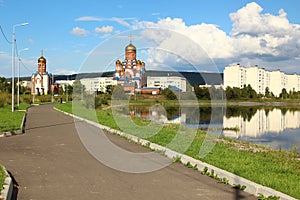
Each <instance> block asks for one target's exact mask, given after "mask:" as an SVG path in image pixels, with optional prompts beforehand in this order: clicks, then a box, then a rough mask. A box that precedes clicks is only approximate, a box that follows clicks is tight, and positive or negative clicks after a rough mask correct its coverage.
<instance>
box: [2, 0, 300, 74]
mask: <svg viewBox="0 0 300 200" xmlns="http://www.w3.org/2000/svg"><path fill="white" fill-rule="evenodd" d="M297 8H298V5H297V3H295V1H292V0H287V1H276V2H274V1H245V0H231V1H226V3H224V1H221V0H220V1H217V0H211V1H198V0H186V1H171V0H164V1H156V0H153V1H136V0H130V1H120V0H119V1H115V0H112V1H99V0H92V1H68V0H65V1H61V0H60V1H58V0H51V1H37V0H36V1H35V0H27V1H15V0H10V1H8V0H0V25H1V28H2V32H3V33H2V32H0V76H5V77H11V44H10V42H11V40H12V30H13V27H14V25H16V24H20V23H23V22H28V23H29V25H27V26H17V27H15V35H16V40H17V50H16V53H20V55H21V59H22V63H21V75H22V76H27V75H31V74H32V73H33V72H35V71H36V69H37V59H38V58H39V57H40V55H41V50H42V49H43V51H44V56H45V57H46V59H47V69H48V71H49V72H51V73H54V74H72V73H77V72H84V71H103V70H112V69H113V65H114V62H115V61H116V60H117V59H120V60H122V59H123V57H124V47H125V46H126V45H127V44H128V43H129V41H130V37H129V36H130V35H132V38H131V39H132V41H133V44H134V45H135V46H136V47H137V48H138V58H139V59H142V60H144V61H145V62H146V68H147V69H152V70H155V69H166V70H167V69H173V70H180V71H184V70H185V71H192V70H193V68H197V70H201V71H219V72H223V69H224V67H225V66H227V65H229V64H233V63H240V64H242V65H245V66H253V65H258V66H259V67H264V68H266V69H267V70H277V69H280V70H282V71H284V72H286V73H294V72H296V73H298V74H300V14H299V12H298V10H297ZM5 36H6V38H5ZM24 48H29V50H27V51H22V50H23V49H24ZM191 66H194V67H191ZM195 66H196V67H195ZM164 67H166V68H164Z"/></svg>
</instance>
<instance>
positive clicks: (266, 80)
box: [224, 64, 300, 97]
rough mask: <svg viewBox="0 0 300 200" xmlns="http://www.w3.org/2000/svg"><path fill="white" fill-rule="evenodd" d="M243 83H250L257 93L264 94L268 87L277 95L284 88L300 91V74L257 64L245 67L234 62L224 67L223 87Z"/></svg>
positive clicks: (242, 84)
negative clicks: (269, 69) (274, 69)
mask: <svg viewBox="0 0 300 200" xmlns="http://www.w3.org/2000/svg"><path fill="white" fill-rule="evenodd" d="M244 85H246V86H247V85H251V87H252V88H253V89H254V90H255V91H256V92H257V93H259V94H265V91H266V88H269V91H270V92H272V93H273V94H274V95H275V96H277V97H278V96H279V95H280V93H281V92H282V89H284V88H285V89H286V90H287V92H290V91H291V92H293V91H295V92H298V91H300V75H298V74H285V73H284V72H282V71H280V70H276V71H267V70H265V69H264V68H259V67H258V66H257V65H256V66H252V67H245V66H241V65H239V64H236V65H230V66H227V67H225V69H224V88H226V87H228V86H229V87H238V88H243V87H244Z"/></svg>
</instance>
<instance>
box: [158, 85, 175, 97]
mask: <svg viewBox="0 0 300 200" xmlns="http://www.w3.org/2000/svg"><path fill="white" fill-rule="evenodd" d="M162 95H164V96H165V97H166V99H168V100H177V96H176V94H175V93H174V91H173V90H172V88H171V87H170V86H169V87H168V88H167V89H165V90H163V91H162Z"/></svg>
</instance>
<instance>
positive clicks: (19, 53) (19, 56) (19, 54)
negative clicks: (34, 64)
mask: <svg viewBox="0 0 300 200" xmlns="http://www.w3.org/2000/svg"><path fill="white" fill-rule="evenodd" d="M27 50H29V49H28V48H24V49H22V50H20V51H19V52H18V98H17V99H18V108H19V106H20V63H21V52H22V51H27Z"/></svg>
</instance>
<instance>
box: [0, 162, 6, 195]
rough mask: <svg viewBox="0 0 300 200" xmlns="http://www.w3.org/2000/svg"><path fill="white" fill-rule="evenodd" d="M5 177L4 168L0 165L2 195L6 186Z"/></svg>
mask: <svg viewBox="0 0 300 200" xmlns="http://www.w3.org/2000/svg"><path fill="white" fill-rule="evenodd" d="M4 180H5V175H4V171H3V168H2V166H1V165H0V193H1V190H2V188H3V185H4Z"/></svg>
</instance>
